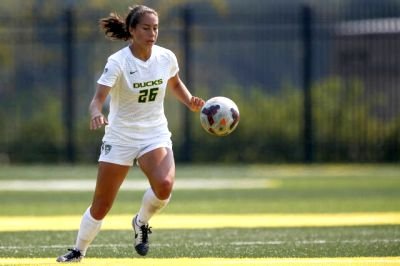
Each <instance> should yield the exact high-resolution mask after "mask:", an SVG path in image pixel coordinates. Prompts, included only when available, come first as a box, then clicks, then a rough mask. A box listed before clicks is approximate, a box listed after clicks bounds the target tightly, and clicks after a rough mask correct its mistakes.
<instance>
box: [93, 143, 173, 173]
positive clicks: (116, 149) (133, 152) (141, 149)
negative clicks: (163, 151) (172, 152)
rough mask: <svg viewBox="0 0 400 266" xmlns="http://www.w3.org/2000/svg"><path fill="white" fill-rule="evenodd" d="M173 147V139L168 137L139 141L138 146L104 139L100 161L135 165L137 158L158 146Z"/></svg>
mask: <svg viewBox="0 0 400 266" xmlns="http://www.w3.org/2000/svg"><path fill="white" fill-rule="evenodd" d="M163 147H164V148H169V149H172V141H171V139H170V138H169V137H168V138H157V139H152V140H148V141H146V142H141V143H138V144H137V145H136V146H124V145H118V144H113V143H109V142H107V141H104V142H103V144H102V145H101V151H100V157H99V162H108V163H114V164H119V165H126V166H133V163H134V161H135V159H138V158H140V157H141V156H142V155H143V154H145V153H148V152H150V151H152V150H155V149H158V148H163Z"/></svg>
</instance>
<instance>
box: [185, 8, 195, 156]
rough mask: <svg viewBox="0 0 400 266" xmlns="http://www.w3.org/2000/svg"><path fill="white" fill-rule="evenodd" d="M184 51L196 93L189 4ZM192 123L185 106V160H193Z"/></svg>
mask: <svg viewBox="0 0 400 266" xmlns="http://www.w3.org/2000/svg"><path fill="white" fill-rule="evenodd" d="M182 16H183V17H182V18H183V53H184V69H185V75H184V79H185V83H186V84H188V87H190V90H191V92H192V93H194V87H193V78H192V72H191V66H192V47H191V46H192V35H191V30H192V29H191V28H192V10H191V9H190V7H189V6H187V7H185V8H184V9H183V13H182ZM191 126H192V123H191V111H190V110H189V109H188V108H186V107H185V109H184V115H183V127H184V128H183V132H184V133H183V134H184V137H183V143H182V160H183V161H184V162H191V161H192V143H193V137H192V128H191Z"/></svg>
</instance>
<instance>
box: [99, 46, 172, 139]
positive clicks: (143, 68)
mask: <svg viewBox="0 0 400 266" xmlns="http://www.w3.org/2000/svg"><path fill="white" fill-rule="evenodd" d="M178 71H179V67H178V61H177V59H176V56H175V55H174V53H172V52H171V51H170V50H168V49H165V48H162V47H160V46H157V45H154V46H153V48H152V53H151V57H150V58H149V59H148V60H147V61H142V60H140V59H138V58H136V57H134V56H133V54H132V52H131V50H130V49H129V47H125V48H123V49H121V50H119V51H118V52H116V53H115V54H113V55H111V56H110V57H109V58H108V61H107V64H106V66H105V68H104V72H103V74H102V76H101V77H100V79H99V80H98V81H97V82H98V83H99V84H102V85H105V86H108V87H111V91H110V95H111V102H110V112H109V114H108V123H109V124H108V125H107V126H106V127H105V135H104V138H103V141H107V142H110V143H115V144H121V145H128V146H130V145H136V144H137V141H138V140H139V141H141V140H146V139H153V138H155V137H157V136H161V135H165V134H169V135H170V134H171V133H170V132H169V130H168V123H167V119H166V117H165V114H164V97H165V90H166V87H167V82H168V80H169V79H170V78H171V77H173V76H175V75H176V73H177V72H178Z"/></svg>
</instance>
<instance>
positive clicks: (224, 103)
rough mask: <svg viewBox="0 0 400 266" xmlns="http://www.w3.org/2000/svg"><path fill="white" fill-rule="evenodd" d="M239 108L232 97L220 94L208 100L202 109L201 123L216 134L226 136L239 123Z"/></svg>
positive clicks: (209, 131) (208, 130) (206, 129)
mask: <svg viewBox="0 0 400 266" xmlns="http://www.w3.org/2000/svg"><path fill="white" fill-rule="evenodd" d="M239 120H240V114H239V108H238V107H237V105H236V104H235V102H233V101H232V100H231V99H229V98H226V97H222V96H218V97H214V98H211V99H209V100H208V101H206V103H205V104H204V106H203V107H202V108H201V111H200V123H201V126H202V127H203V128H204V130H205V131H207V132H208V133H210V134H212V135H214V136H226V135H229V134H230V133H232V131H234V130H235V128H236V127H237V125H238V124H239Z"/></svg>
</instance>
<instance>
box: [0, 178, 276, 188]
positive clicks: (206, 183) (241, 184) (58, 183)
mask: <svg viewBox="0 0 400 266" xmlns="http://www.w3.org/2000/svg"><path fill="white" fill-rule="evenodd" d="M95 184H96V180H95V179H93V180H91V179H90V180H89V179H83V180H0V191H93V190H94V187H95ZM278 186H279V183H278V182H276V181H272V180H269V179H201V178H196V179H182V180H179V179H177V180H176V181H175V185H174V189H179V190H190V189H257V188H276V187H278ZM148 187H149V184H148V182H147V180H125V182H124V183H123V184H122V186H121V190H125V191H134V190H139V191H142V190H145V189H146V188H148Z"/></svg>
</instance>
